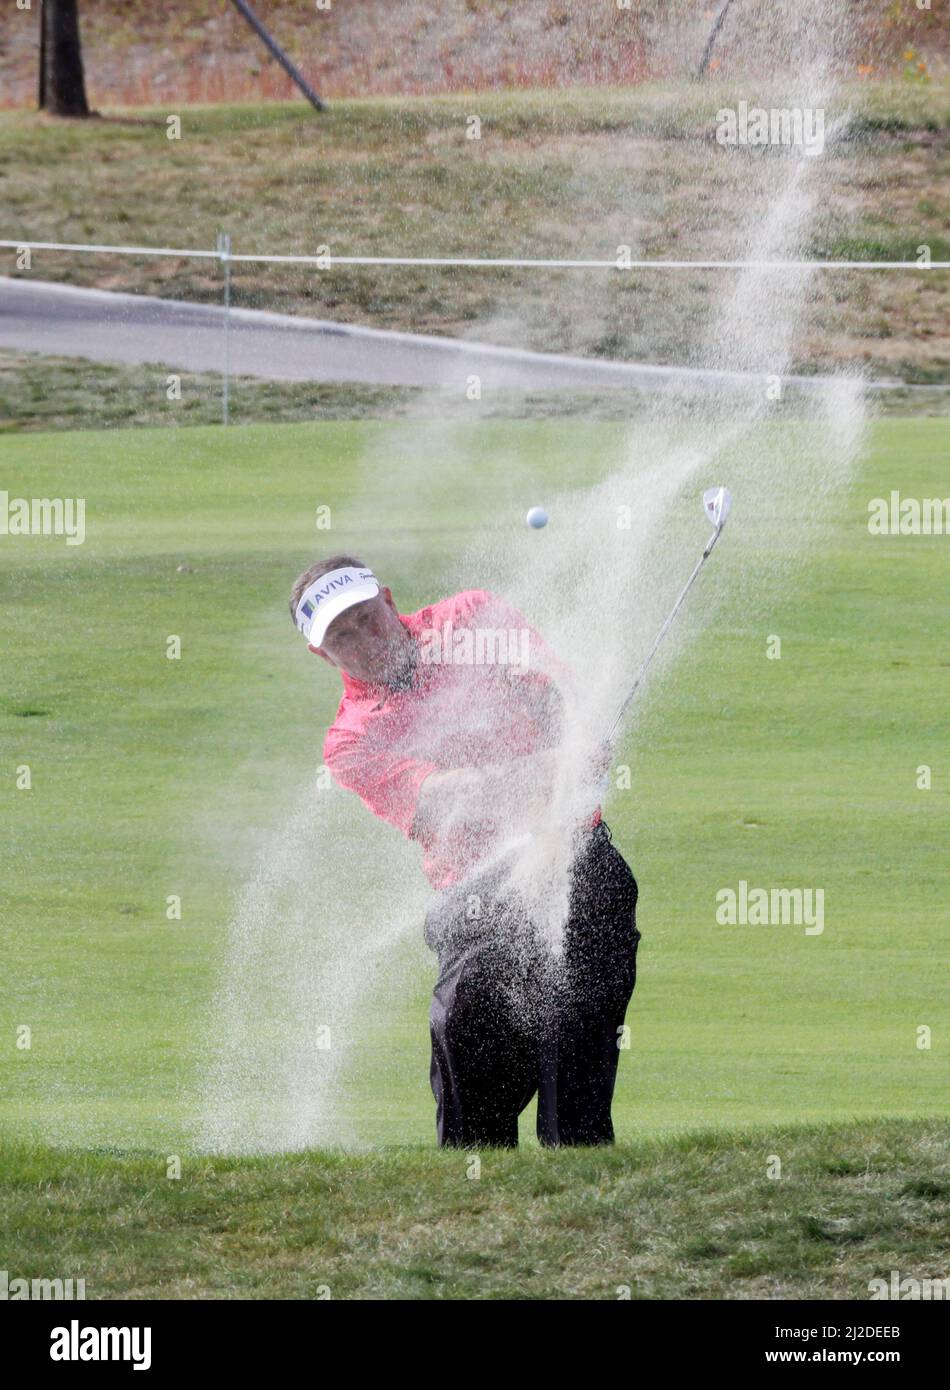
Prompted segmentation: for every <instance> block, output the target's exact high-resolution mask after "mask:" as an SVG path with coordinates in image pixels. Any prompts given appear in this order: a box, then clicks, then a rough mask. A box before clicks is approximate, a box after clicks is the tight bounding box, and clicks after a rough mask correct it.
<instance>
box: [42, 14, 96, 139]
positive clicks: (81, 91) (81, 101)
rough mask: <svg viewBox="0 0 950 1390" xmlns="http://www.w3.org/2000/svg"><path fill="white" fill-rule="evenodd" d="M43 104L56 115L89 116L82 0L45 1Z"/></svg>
mask: <svg viewBox="0 0 950 1390" xmlns="http://www.w3.org/2000/svg"><path fill="white" fill-rule="evenodd" d="M42 3H43V13H42V27H41V31H40V32H41V43H42V46H43V48H42V53H41V55H40V72H41V80H40V105H41V107H42V108H43V109H44V110H46V111H50V112H51V113H52V114H53V115H54V116H88V115H89V106H88V104H87V102H86V84H85V80H84V77H83V70H82V47H81V45H80V42H79V9H78V0H42Z"/></svg>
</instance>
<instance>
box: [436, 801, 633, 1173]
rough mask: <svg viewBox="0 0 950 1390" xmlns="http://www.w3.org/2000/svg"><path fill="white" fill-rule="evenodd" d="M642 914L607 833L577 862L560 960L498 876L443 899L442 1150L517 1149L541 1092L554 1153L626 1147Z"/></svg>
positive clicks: (587, 845) (439, 1020)
mask: <svg viewBox="0 0 950 1390" xmlns="http://www.w3.org/2000/svg"><path fill="white" fill-rule="evenodd" d="M636 906H637V884H636V880H635V879H634V876H633V874H632V872H631V871H630V868H629V866H628V865H627V863H626V861H625V860H624V859H623V857H622V856H621V855H620V853H619V852H618V851H617V850H616V849H615V848H614V846H613V845H612V844H611V842H610V832H609V831H608V830H607V828H606V826H604V825H599V826H597V827H596V829H595V830H593V831H591V832H590V834H589V836H588V837H587V838H586V840H585V842H584V845H583V847H582V849H581V851H580V853H579V854H578V856H577V858H576V859H575V863H574V866H573V870H572V876H571V884H570V904H569V911H568V918H567V923H566V927H565V934H564V948H563V951H562V952H561V954H560V956H559V957H554V956H552V954H551V952H550V950H549V949H547V947H546V946H545V945H544V943H543V941H542V940H541V937H540V933H539V928H538V924H537V921H536V920H535V919H534V916H533V914H532V912H531V909H530V905H529V904H527V903H525V902H524V900H521V899H517V898H516V897H515V895H513V894H511V893H510V892H509V893H506V894H502V893H501V892H500V891H499V888H498V874H497V873H495V874H488V875H482V876H479V875H475V876H473V877H471V878H468V879H466V880H465V882H464V883H463V884H462V885H460V886H459V887H458V888H455V889H451V890H449V891H448V892H446V893H444V894H442V896H441V897H440V899H439V900H438V901H437V903H436V904H435V906H434V907H433V908H432V909H431V910H430V912H429V913H428V914H427V916H426V923H425V935H426V941H427V943H428V945H429V946H430V947H431V948H432V949H433V950H434V951H436V952H437V954H438V957H439V978H438V981H437V983H436V986H435V990H434V993H433V996H432V1005H431V1008H430V1011H429V1025H430V1032H431V1035H432V1067H431V1082H432V1091H433V1094H434V1096H435V1100H436V1129H437V1133H438V1139H439V1144H440V1145H442V1146H453V1147H460V1148H479V1147H488V1146H499V1147H514V1146H515V1145H517V1143H518V1116H519V1114H520V1113H521V1111H522V1110H523V1109H524V1108H525V1106H526V1105H527V1104H528V1102H529V1101H530V1100H531V1098H532V1097H533V1096H534V1094H535V1093H536V1092H537V1095H538V1124H537V1132H538V1138H539V1140H540V1141H541V1143H542V1144H545V1145H558V1144H609V1143H612V1142H613V1138H614V1130H613V1123H612V1121H611V1117H610V1107H611V1101H612V1099H613V1092H614V1082H615V1080H616V1075H617V1063H618V1060H619V1055H620V1052H619V1049H620V1043H621V1030H622V1025H623V1021H624V1014H625V1013H626V1009H627V1005H628V1003H629V1002H630V996H631V995H632V993H633V988H634V984H635V983H636V958H637V943H638V942H639V940H640V933H639V931H638V930H637V926H636Z"/></svg>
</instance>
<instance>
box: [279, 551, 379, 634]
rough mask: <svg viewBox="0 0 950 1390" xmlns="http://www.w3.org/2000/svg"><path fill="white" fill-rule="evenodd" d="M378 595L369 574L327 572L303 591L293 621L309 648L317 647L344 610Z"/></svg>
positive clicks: (351, 569) (350, 570)
mask: <svg viewBox="0 0 950 1390" xmlns="http://www.w3.org/2000/svg"><path fill="white" fill-rule="evenodd" d="M378 593H379V581H378V580H377V578H376V576H375V574H374V573H373V571H372V570H364V569H356V568H354V566H352V565H348V566H346V568H344V569H339V570H330V571H329V573H327V574H321V576H320V578H319V579H315V580H314V581H313V583H312V584H311V585H310V587H309V588H308V589H305V590H304V592H303V593H302V594H301V596H300V602H299V603H298V604H297V613H296V617H295V621H296V623H297V626H298V627H299V629H300V631H301V632H302V633H303V635H304V637H306V639H307V641H308V642H309V644H310V646H311V647H319V645H320V643H321V642H322V641H323V638H324V637H325V635H326V630H327V628H328V627H329V626H330V624H331V623H332V622H333V619H334V618H338V617H339V616H340V614H341V613H344V612H345V611H346V610H347V608H352V606H353V604H354V603H363V602H365V600H366V599H368V598H375V597H376V595H377V594H378Z"/></svg>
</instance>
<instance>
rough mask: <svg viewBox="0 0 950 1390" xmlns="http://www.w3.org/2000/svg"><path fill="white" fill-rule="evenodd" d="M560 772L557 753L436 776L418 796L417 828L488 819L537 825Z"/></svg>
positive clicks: (423, 785) (530, 756) (427, 780)
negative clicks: (530, 821) (530, 822)
mask: <svg viewBox="0 0 950 1390" xmlns="http://www.w3.org/2000/svg"><path fill="white" fill-rule="evenodd" d="M556 772H557V750H556V749H553V748H551V749H547V750H546V751H545V752H543V753H532V754H530V755H529V756H528V757H526V758H512V759H511V760H510V761H509V762H507V763H489V764H487V765H486V766H485V767H462V768H458V769H454V770H453V771H451V772H432V773H430V774H429V776H428V777H427V778H426V779H425V781H424V782H423V784H422V789H421V791H420V793H419V802H418V806H417V808H416V820H415V828H416V829H417V830H421V831H424V829H425V827H426V826H427V825H433V826H435V825H444V824H445V823H446V822H447V821H449V820H452V819H469V818H472V819H475V820H478V819H481V818H483V817H485V816H492V817H496V816H503V817H516V818H518V819H521V820H532V819H534V818H536V817H538V816H541V815H543V813H544V811H545V808H546V807H547V805H548V804H549V802H550V799H551V793H552V789H553V785H554V778H555V775H556Z"/></svg>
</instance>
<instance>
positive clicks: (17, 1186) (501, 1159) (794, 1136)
mask: <svg viewBox="0 0 950 1390" xmlns="http://www.w3.org/2000/svg"><path fill="white" fill-rule="evenodd" d="M777 1160H779V1161H780V1164H781V1167H780V1168H779V1167H777V1163H776V1161H777ZM0 1171H2V1175H3V1182H2V1184H0V1228H2V1229H3V1230H4V1231H5V1232H8V1233H9V1234H8V1235H7V1236H5V1239H4V1244H3V1262H4V1266H5V1268H6V1270H7V1273H8V1276H9V1279H10V1280H11V1282H12V1280H14V1279H17V1278H19V1279H24V1278H25V1279H38V1278H46V1279H51V1278H61V1279H66V1278H72V1279H84V1280H85V1296H86V1298H87V1299H101V1298H118V1297H128V1298H178V1299H193V1298H310V1299H315V1298H333V1299H348V1298H349V1299H352V1298H362V1299H499V1298H504V1299H551V1298H556V1299H612V1300H613V1299H624V1298H631V1299H641V1298H673V1299H683V1298H701V1299H708V1298H782V1299H787V1298H842V1299H867V1298H869V1296H870V1290H869V1283H870V1281H871V1280H872V1279H881V1278H883V1279H884V1280H885V1281H887V1282H888V1284H889V1283H890V1277H891V1271H892V1270H898V1271H899V1273H900V1276H901V1277H902V1278H906V1277H907V1276H911V1277H914V1278H917V1279H925V1278H927V1279H940V1278H943V1277H945V1274H946V1248H947V1245H946V1242H947V1236H948V1235H950V1230H948V1224H947V1219H948V1218H947V1214H948V1198H950V1171H948V1166H947V1150H946V1132H945V1130H944V1129H943V1127H941V1126H939V1125H936V1124H932V1123H931V1124H928V1123H926V1122H922V1121H906V1122H897V1121H890V1122H878V1123H874V1124H863V1125H858V1124H852V1125H845V1126H825V1127H820V1128H815V1129H812V1130H805V1131H801V1130H795V1129H784V1128H777V1129H775V1130H773V1131H771V1133H770V1134H769V1136H768V1138H765V1137H764V1136H762V1135H734V1134H721V1133H716V1134H705V1135H696V1136H692V1137H690V1138H688V1139H687V1138H684V1139H679V1140H668V1141H665V1142H646V1141H640V1142H638V1143H635V1144H631V1143H624V1144H618V1145H617V1146H616V1148H614V1149H612V1150H606V1151H605V1150H603V1149H586V1150H584V1149H574V1150H563V1151H561V1152H558V1153H556V1154H555V1153H550V1152H545V1151H543V1150H537V1149H536V1150H534V1151H531V1152H520V1153H512V1152H510V1151H507V1152H506V1151H504V1150H493V1151H491V1152H489V1153H486V1154H483V1155H481V1156H480V1159H479V1161H478V1163H476V1162H475V1160H474V1159H473V1156H472V1155H469V1154H465V1153H459V1152H457V1151H456V1152H454V1153H452V1152H441V1153H440V1152H431V1153H423V1152H420V1151H419V1150H418V1149H413V1148H409V1149H394V1150H390V1151H388V1152H386V1153H384V1154H373V1155H358V1156H348V1155H332V1154H308V1155H300V1156H298V1157H292V1158H278V1159H258V1160H248V1159H245V1160H236V1159H229V1160H226V1159H216V1160H214V1161H211V1160H207V1159H196V1160H189V1161H186V1162H185V1163H184V1164H183V1166H182V1168H181V1171H180V1173H178V1172H177V1170H174V1169H170V1168H169V1167H168V1166H167V1165H166V1159H165V1157H164V1156H161V1157H159V1156H158V1155H154V1156H150V1157H144V1156H138V1157H133V1156H130V1155H123V1154H120V1153H110V1152H101V1151H99V1152H84V1153H81V1154H80V1153H63V1152H62V1151H56V1150H48V1149H36V1148H31V1147H29V1146H26V1145H9V1144H6V1145H0ZM934 1296H935V1297H936V1296H937V1295H934Z"/></svg>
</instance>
